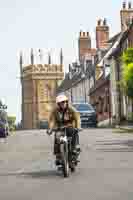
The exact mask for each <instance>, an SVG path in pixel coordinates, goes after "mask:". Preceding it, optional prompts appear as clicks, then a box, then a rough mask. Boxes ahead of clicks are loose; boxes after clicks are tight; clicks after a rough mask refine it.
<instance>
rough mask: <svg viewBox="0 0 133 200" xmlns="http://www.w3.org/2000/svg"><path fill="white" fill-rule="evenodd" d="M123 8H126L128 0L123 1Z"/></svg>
mask: <svg viewBox="0 0 133 200" xmlns="http://www.w3.org/2000/svg"><path fill="white" fill-rule="evenodd" d="M123 9H126V2H125V1H124V2H123Z"/></svg>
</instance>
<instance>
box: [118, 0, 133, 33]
mask: <svg viewBox="0 0 133 200" xmlns="http://www.w3.org/2000/svg"><path fill="white" fill-rule="evenodd" d="M120 18H121V31H123V32H124V31H126V30H127V28H128V26H129V24H130V23H131V19H132V18H133V8H132V4H131V2H130V1H129V2H128V7H127V6H126V2H123V7H122V9H121V11H120Z"/></svg>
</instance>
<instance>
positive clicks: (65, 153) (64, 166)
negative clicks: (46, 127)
mask: <svg viewBox="0 0 133 200" xmlns="http://www.w3.org/2000/svg"><path fill="white" fill-rule="evenodd" d="M60 152H61V157H62V170H63V175H64V177H69V162H68V146H67V144H66V143H62V144H60Z"/></svg>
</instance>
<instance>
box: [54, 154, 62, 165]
mask: <svg viewBox="0 0 133 200" xmlns="http://www.w3.org/2000/svg"><path fill="white" fill-rule="evenodd" d="M55 165H57V166H58V165H61V157H60V154H56V160H55Z"/></svg>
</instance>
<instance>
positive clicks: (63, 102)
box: [59, 101, 68, 110]
mask: <svg viewBox="0 0 133 200" xmlns="http://www.w3.org/2000/svg"><path fill="white" fill-rule="evenodd" d="M67 106H68V101H62V102H60V103H59V107H60V108H61V109H63V110H65V109H66V108H67Z"/></svg>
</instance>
